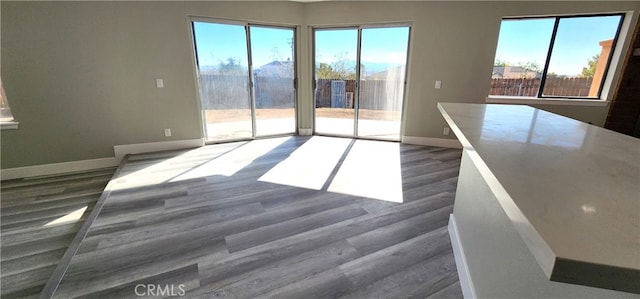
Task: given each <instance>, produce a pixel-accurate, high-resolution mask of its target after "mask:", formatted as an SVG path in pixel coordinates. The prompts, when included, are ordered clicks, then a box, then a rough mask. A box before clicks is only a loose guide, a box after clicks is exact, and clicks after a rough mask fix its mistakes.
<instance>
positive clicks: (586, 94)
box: [489, 14, 623, 99]
mask: <svg viewBox="0 0 640 299" xmlns="http://www.w3.org/2000/svg"><path fill="white" fill-rule="evenodd" d="M622 19H623V15H622V14H608V15H589V16H562V17H545V18H522V19H503V20H502V23H501V25H500V35H499V37H498V45H497V49H496V56H495V60H494V66H493V73H492V75H491V89H490V92H489V95H490V96H510V97H513V96H516V97H538V98H553V97H562V98H581V99H598V98H600V92H601V90H602V85H603V83H604V78H605V77H606V73H607V70H608V69H609V63H610V61H611V55H612V53H613V49H614V48H615V44H616V41H617V39H618V33H619V31H620V26H621V24H622Z"/></svg>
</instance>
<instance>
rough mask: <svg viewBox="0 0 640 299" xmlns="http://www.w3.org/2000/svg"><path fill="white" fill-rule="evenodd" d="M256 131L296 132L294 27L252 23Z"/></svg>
mask: <svg viewBox="0 0 640 299" xmlns="http://www.w3.org/2000/svg"><path fill="white" fill-rule="evenodd" d="M250 31H251V35H250V36H251V54H252V60H251V69H252V71H253V97H254V99H255V109H256V110H255V111H256V120H255V124H256V131H255V133H256V135H257V136H264V135H275V134H286V133H293V132H294V131H295V127H296V117H295V116H296V111H295V99H296V90H295V87H294V79H295V72H294V70H295V68H294V66H295V64H294V54H293V53H294V52H293V49H294V48H293V47H294V44H293V42H294V36H293V34H294V31H293V29H290V28H274V27H256V26H251V27H250Z"/></svg>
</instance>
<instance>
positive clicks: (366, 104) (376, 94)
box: [315, 79, 404, 111]
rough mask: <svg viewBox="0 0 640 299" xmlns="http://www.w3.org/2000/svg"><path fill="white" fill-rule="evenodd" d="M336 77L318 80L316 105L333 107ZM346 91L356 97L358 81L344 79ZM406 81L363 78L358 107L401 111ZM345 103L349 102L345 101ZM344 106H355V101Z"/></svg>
mask: <svg viewBox="0 0 640 299" xmlns="http://www.w3.org/2000/svg"><path fill="white" fill-rule="evenodd" d="M332 81H336V80H335V79H318V80H317V82H316V84H317V85H316V94H315V99H316V107H318V108H324V107H331V82H332ZM344 82H345V93H352V94H353V95H354V97H355V89H356V81H355V80H344ZM403 88H404V83H403V82H401V81H398V80H362V81H361V82H360V98H359V99H358V107H359V108H360V109H368V110H386V111H389V110H391V111H399V110H400V109H401V108H402V97H403ZM345 103H348V102H347V101H345ZM349 104H350V105H345V106H344V107H334V108H353V102H351V103H349Z"/></svg>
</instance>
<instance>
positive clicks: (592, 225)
mask: <svg viewBox="0 0 640 299" xmlns="http://www.w3.org/2000/svg"><path fill="white" fill-rule="evenodd" d="M438 108H439V109H440V111H441V112H442V114H443V116H444V118H445V119H446V120H447V122H448V123H449V125H450V126H451V129H452V130H453V132H454V133H455V134H456V136H457V137H458V139H459V140H460V142H461V143H462V145H463V146H464V148H465V150H466V151H467V152H468V153H469V154H470V156H471V158H472V160H473V162H474V163H475V164H476V165H478V166H479V169H480V170H481V173H482V175H483V177H484V179H485V180H486V181H487V183H488V184H489V186H490V188H492V191H494V193H496V195H497V198H498V200H499V201H500V204H501V206H502V207H503V209H504V210H505V213H506V214H507V216H508V217H509V218H510V220H511V221H512V223H513V224H514V226H515V228H516V230H517V231H518V232H519V233H520V235H521V237H522V239H523V240H524V241H525V243H527V245H528V247H529V249H530V251H531V253H532V254H533V255H534V256H535V258H536V260H537V261H538V263H539V264H540V266H541V267H542V269H543V271H544V272H545V274H547V276H548V277H550V278H553V276H555V275H556V274H557V273H558V272H562V274H560V275H561V276H562V275H567V273H569V272H571V271H573V272H575V271H579V270H572V269H559V268H561V267H562V266H563V265H568V264H570V265H571V266H575V265H576V263H577V264H580V263H583V264H584V265H588V266H589V267H591V266H593V265H596V269H597V271H603V270H602V269H604V272H602V273H605V272H606V273H605V274H601V275H608V276H611V277H608V278H605V279H631V282H630V283H635V284H636V285H637V284H640V280H634V279H635V278H640V275H639V274H640V140H639V139H636V138H633V137H630V136H626V135H622V134H619V133H616V132H613V131H609V130H606V129H603V128H600V127H597V126H593V125H589V124H586V123H582V122H579V121H576V120H573V119H570V118H566V117H563V116H559V115H556V114H553V113H549V112H546V111H543V110H539V109H535V108H532V107H529V106H521V105H497V104H459V103H439V104H438ZM562 261H569V263H568V264H563V263H562ZM598 267H600V268H598ZM580 269H582V270H583V271H584V270H585V269H587V268H580ZM588 269H593V268H588ZM569 275H576V274H575V273H570V274H569ZM579 275H580V274H578V276H579ZM620 275H621V276H620ZM636 275H637V276H636ZM622 276H624V277H626V278H623V277H622ZM578 279H579V278H578ZM580 284H583V283H580ZM584 284H586V285H590V284H589V282H586V283H584Z"/></svg>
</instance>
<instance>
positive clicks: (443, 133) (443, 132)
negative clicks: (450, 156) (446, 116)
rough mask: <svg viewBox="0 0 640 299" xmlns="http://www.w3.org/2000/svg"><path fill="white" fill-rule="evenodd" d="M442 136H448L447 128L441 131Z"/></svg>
mask: <svg viewBox="0 0 640 299" xmlns="http://www.w3.org/2000/svg"><path fill="white" fill-rule="evenodd" d="M442 135H445V136H446V135H449V128H444V129H443V130H442Z"/></svg>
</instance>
